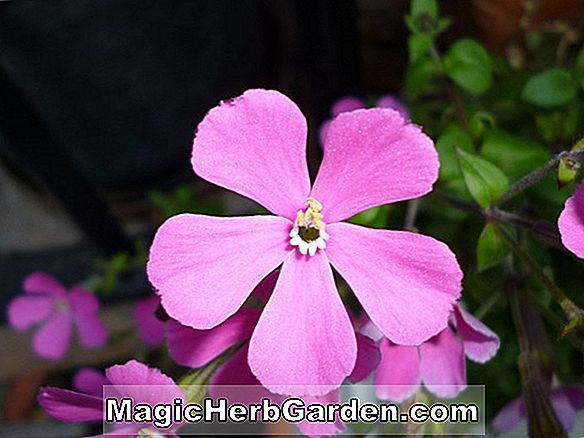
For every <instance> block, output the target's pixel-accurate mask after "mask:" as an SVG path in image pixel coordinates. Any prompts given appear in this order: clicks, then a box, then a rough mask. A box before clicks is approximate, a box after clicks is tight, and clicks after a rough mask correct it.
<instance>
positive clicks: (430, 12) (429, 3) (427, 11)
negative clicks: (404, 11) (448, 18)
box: [410, 0, 438, 19]
mask: <svg viewBox="0 0 584 438" xmlns="http://www.w3.org/2000/svg"><path fill="white" fill-rule="evenodd" d="M410 14H411V15H412V17H419V16H421V15H427V16H428V17H430V18H433V19H437V18H438V2H437V1H436V0H412V4H411V7H410Z"/></svg>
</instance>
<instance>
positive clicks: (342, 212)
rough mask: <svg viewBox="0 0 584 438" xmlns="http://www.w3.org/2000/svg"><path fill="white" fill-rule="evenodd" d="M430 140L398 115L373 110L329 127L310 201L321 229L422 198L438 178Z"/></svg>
mask: <svg viewBox="0 0 584 438" xmlns="http://www.w3.org/2000/svg"><path fill="white" fill-rule="evenodd" d="M438 168H439V162H438V154H437V152H436V149H435V148H434V144H433V143H432V140H431V139H430V138H429V137H428V136H426V135H425V134H423V133H422V131H421V129H420V128H419V127H418V126H415V125H412V124H410V123H407V122H406V121H405V120H404V119H403V117H402V116H401V115H400V114H399V112H397V111H395V110H391V109H381V108H373V109H367V110H365V109H364V110H356V111H352V112H349V113H343V114H340V115H338V116H337V117H336V118H335V119H334V120H332V121H331V123H330V125H329V127H328V129H327V132H326V140H325V145H324V158H323V161H322V164H321V166H320V170H319V172H318V175H317V177H316V181H315V183H314V186H313V188H312V192H311V195H310V196H311V197H313V198H315V199H317V200H318V201H320V202H321V203H322V205H323V210H322V213H323V214H324V220H325V222H326V223H332V222H338V221H341V220H344V219H347V218H349V217H351V216H353V215H355V214H357V213H359V212H361V211H363V210H366V209H368V208H371V207H375V206H377V205H381V204H387V203H390V202H396V201H403V200H406V199H412V198H417V197H419V196H422V195H425V194H426V193H428V192H430V191H431V190H432V185H433V184H434V182H435V181H436V179H437V178H438Z"/></svg>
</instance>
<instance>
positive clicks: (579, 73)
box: [576, 46, 584, 88]
mask: <svg viewBox="0 0 584 438" xmlns="http://www.w3.org/2000/svg"><path fill="white" fill-rule="evenodd" d="M576 79H577V80H578V82H579V83H580V86H581V87H582V88H584V46H582V48H581V49H580V53H578V56H577V57H576Z"/></svg>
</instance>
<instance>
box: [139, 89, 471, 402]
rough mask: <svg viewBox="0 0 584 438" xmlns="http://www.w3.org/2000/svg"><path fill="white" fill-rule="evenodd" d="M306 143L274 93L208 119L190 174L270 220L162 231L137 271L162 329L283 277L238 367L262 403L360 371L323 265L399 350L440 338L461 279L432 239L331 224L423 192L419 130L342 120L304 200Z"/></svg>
mask: <svg viewBox="0 0 584 438" xmlns="http://www.w3.org/2000/svg"><path fill="white" fill-rule="evenodd" d="M306 135H307V128H306V120H305V119H304V117H303V115H302V113H301V112H300V110H299V109H298V108H297V107H296V105H295V104H294V103H293V102H292V101H290V100H289V99H288V98H287V97H286V96H284V95H282V94H280V93H278V92H276V91H267V90H250V91H247V92H246V93H244V94H243V95H242V96H241V97H239V98H237V99H235V100H231V101H227V102H224V103H222V104H221V105H220V106H218V107H216V108H214V109H212V110H211V111H210V112H209V113H208V114H207V115H206V116H205V118H204V119H203V121H202V122H201V123H200V125H199V127H198V131H197V134H196V138H195V143H194V148H193V159H192V164H193V167H194V170H195V172H196V173H197V174H198V175H199V176H200V177H202V178H205V179H206V180H208V181H211V182H214V183H216V184H218V185H220V186H223V187H225V188H228V189H231V190H233V191H235V192H237V193H240V194H242V195H244V196H247V197H249V198H251V199H253V200H255V201H257V202H259V203H260V204H262V205H263V206H264V207H266V208H267V209H268V210H270V211H271V212H273V213H275V214H276V216H251V217H235V218H224V217H209V216H202V215H196V214H180V215H177V216H175V217H172V218H170V219H168V220H167V221H166V222H165V223H164V224H163V225H162V226H161V227H160V229H159V230H158V232H157V234H156V236H155V238H154V242H153V244H152V247H151V249H150V259H149V261H148V265H147V271H148V276H149V278H150V281H151V282H152V284H153V285H154V287H155V288H156V289H157V292H158V293H159V294H160V296H161V300H162V305H163V307H164V308H165V310H166V312H167V313H168V314H169V316H170V317H171V318H173V319H175V320H177V321H179V322H180V323H181V324H183V325H186V326H190V327H193V328H196V329H210V328H213V327H215V326H217V325H219V324H221V323H222V322H224V321H225V320H227V319H228V318H229V317H230V316H231V315H233V314H234V313H235V312H237V310H238V309H239V308H240V307H241V306H242V304H243V303H244V301H245V300H246V299H247V297H248V296H249V295H250V294H251V292H252V290H253V289H254V287H255V286H256V285H257V284H258V283H259V282H260V280H261V279H262V278H264V277H265V276H266V275H267V274H268V273H270V272H272V271H273V270H274V269H276V268H277V267H278V266H280V265H282V268H281V271H280V274H279V277H278V281H277V283H276V287H275V290H274V293H273V294H272V296H271V298H270V300H269V301H268V303H267V305H266V307H265V309H264V310H263V312H262V314H261V316H260V318H259V321H258V323H257V325H256V327H255V329H254V330H253V334H252V337H251V340H250V344H249V356H248V360H249V365H250V367H251V370H252V371H253V373H254V375H255V376H256V377H257V378H258V379H259V381H260V382H261V383H262V385H264V386H266V387H267V388H268V389H269V390H270V391H272V392H277V393H290V391H289V387H290V386H294V387H296V388H297V389H298V390H299V392H298V394H297V395H322V394H325V393H328V392H330V391H331V390H333V389H335V388H337V387H338V386H339V385H340V384H341V382H342V381H343V380H344V379H345V377H347V376H348V375H349V374H350V373H351V371H352V370H353V368H354V366H355V360H356V358H357V344H356V340H355V334H354V330H353V327H352V324H351V321H350V319H349V316H348V314H347V311H346V310H345V308H344V305H343V302H342V301H341V299H340V296H339V294H338V292H337V288H336V286H335V282H334V279H333V275H332V270H331V265H332V266H334V268H335V269H336V270H337V271H338V272H339V274H340V275H341V276H343V277H344V279H345V280H346V281H347V283H349V285H350V286H351V288H352V290H353V291H354V293H355V295H356V296H357V298H358V299H359V301H360V302H361V304H362V305H363V307H364V309H365V311H366V312H367V313H368V315H369V317H370V318H371V319H372V320H373V321H374V322H375V324H376V325H377V326H378V327H379V328H380V329H381V330H382V332H383V333H384V334H385V335H386V336H387V337H388V338H389V339H391V340H392V341H393V342H395V343H398V344H419V343H421V342H423V341H425V340H426V339H428V338H429V337H431V336H433V335H435V334H437V333H438V332H440V331H441V330H442V329H444V327H445V326H446V324H447V320H448V315H449V313H450V310H451V309H452V305H453V303H454V302H455V301H456V300H457V299H458V297H459V296H460V282H461V278H462V272H461V271H460V267H459V266H458V263H457V261H456V258H455V256H454V254H452V252H451V251H450V250H449V248H448V247H447V246H446V245H445V244H443V243H441V242H438V241H437V240H435V239H433V238H430V237H426V236H422V235H419V234H414V233H409V232H403V231H387V230H372V229H367V228H364V227H360V226H357V225H352V224H348V223H343V222H341V221H343V220H345V219H348V218H350V217H351V216H353V215H355V214H356V213H358V212H360V211H363V210H365V209H368V208H372V207H375V206H377V205H381V204H385V203H390V202H397V201H402V200H406V199H412V198H416V197H418V196H422V195H424V194H426V193H428V192H429V191H431V190H432V184H433V183H434V182H435V181H436V178H437V176H438V167H439V163H438V156H437V154H436V150H435V148H434V145H433V143H432V141H431V140H430V138H428V137H427V136H426V135H424V134H423V133H422V132H421V130H420V128H419V127H417V126H414V125H412V124H409V123H407V122H405V121H404V119H403V118H402V116H401V115H400V114H399V113H398V112H396V111H393V110H389V109H381V108H375V109H369V110H357V111H353V112H350V113H344V114H341V115H339V116H338V117H336V118H335V119H334V120H333V121H332V122H331V125H330V128H329V131H328V134H327V144H326V147H325V153H324V159H323V162H322V165H321V167H320V171H319V173H318V176H317V177H316V181H315V183H314V184H313V186H312V189H311V184H310V179H309V176H308V167H307V163H306V152H305V148H306ZM365 145H366V147H365ZM303 385H308V386H306V388H304V389H302V386H303ZM311 388H320V391H318V392H313V390H311Z"/></svg>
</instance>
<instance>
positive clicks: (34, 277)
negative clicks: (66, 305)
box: [22, 272, 67, 298]
mask: <svg viewBox="0 0 584 438" xmlns="http://www.w3.org/2000/svg"><path fill="white" fill-rule="evenodd" d="M22 289H23V290H24V291H25V292H26V293H29V294H33V293H34V294H36V293H41V294H48V295H53V296H57V297H60V298H63V297H65V296H66V295H67V289H65V287H64V286H63V285H62V284H61V283H59V282H58V281H57V280H56V279H55V278H54V277H52V276H50V275H49V274H45V273H44V272H34V273H32V274H30V275H29V276H28V277H26V278H25V279H24V283H23V285H22Z"/></svg>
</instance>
